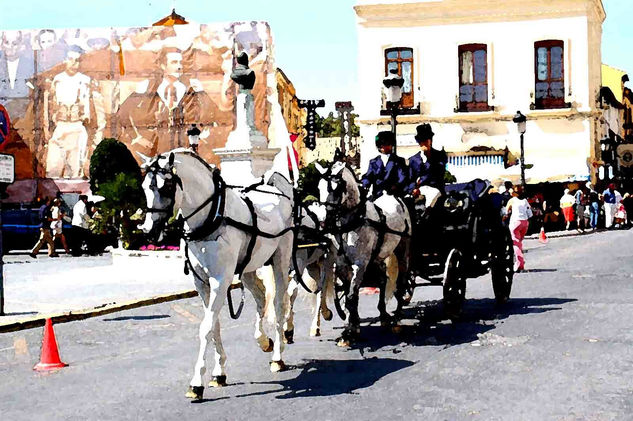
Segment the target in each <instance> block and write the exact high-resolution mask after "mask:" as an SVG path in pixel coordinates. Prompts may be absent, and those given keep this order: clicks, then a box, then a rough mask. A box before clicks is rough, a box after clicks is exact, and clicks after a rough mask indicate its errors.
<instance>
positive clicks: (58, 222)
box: [51, 198, 70, 253]
mask: <svg viewBox="0 0 633 421" xmlns="http://www.w3.org/2000/svg"><path fill="white" fill-rule="evenodd" d="M61 203H62V202H61V200H59V198H56V199H55V200H54V201H53V206H52V207H51V219H52V222H51V231H52V232H53V241H54V240H57V239H58V238H59V239H60V240H61V242H62V246H63V247H64V250H65V251H66V253H70V249H69V248H68V244H67V243H66V236H65V235H64V233H63V224H64V211H63V210H62V209H61Z"/></svg>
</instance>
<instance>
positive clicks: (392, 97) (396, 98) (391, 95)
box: [382, 69, 404, 153]
mask: <svg viewBox="0 0 633 421" xmlns="http://www.w3.org/2000/svg"><path fill="white" fill-rule="evenodd" d="M382 84H383V85H384V86H385V94H386V95H385V96H386V98H387V109H388V110H389V111H390V112H391V113H390V115H391V132H392V133H393V134H394V136H395V135H396V125H397V124H398V121H397V117H398V113H399V111H400V100H401V99H402V86H403V85H404V79H403V78H402V77H400V75H398V69H390V70H389V74H388V75H387V77H386V78H384V79H383V80H382ZM396 145H397V142H396ZM395 149H396V148H394V153H396V150H395Z"/></svg>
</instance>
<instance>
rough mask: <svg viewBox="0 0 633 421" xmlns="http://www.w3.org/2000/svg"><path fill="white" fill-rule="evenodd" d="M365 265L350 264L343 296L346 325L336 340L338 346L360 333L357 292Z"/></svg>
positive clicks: (348, 342)
mask: <svg viewBox="0 0 633 421" xmlns="http://www.w3.org/2000/svg"><path fill="white" fill-rule="evenodd" d="M365 268H366V265H362V266H361V265H358V264H354V265H352V276H351V280H350V286H349V291H348V293H347V297H345V307H346V309H347V314H348V316H347V326H345V329H344V330H343V334H342V335H341V338H340V339H339V341H338V346H349V345H350V344H351V343H352V342H353V341H355V340H356V339H358V336H359V335H360V317H359V315H358V293H359V290H360V284H361V282H362V280H363V276H364V274H365Z"/></svg>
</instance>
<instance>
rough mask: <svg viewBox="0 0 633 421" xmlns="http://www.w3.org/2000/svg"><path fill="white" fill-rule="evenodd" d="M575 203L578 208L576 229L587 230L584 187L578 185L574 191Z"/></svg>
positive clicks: (579, 230)
mask: <svg viewBox="0 0 633 421" xmlns="http://www.w3.org/2000/svg"><path fill="white" fill-rule="evenodd" d="M574 205H575V208H576V209H575V210H576V230H578V232H585V192H584V191H583V188H582V187H578V190H576V193H574Z"/></svg>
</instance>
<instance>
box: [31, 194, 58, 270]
mask: <svg viewBox="0 0 633 421" xmlns="http://www.w3.org/2000/svg"><path fill="white" fill-rule="evenodd" d="M50 210H51V199H50V197H47V198H46V199H44V202H43V203H42V206H40V208H39V210H38V211H37V216H38V218H39V221H40V225H39V229H40V238H39V240H38V241H37V244H35V247H33V250H31V253H29V256H31V257H32V258H34V259H36V258H37V253H39V251H40V249H41V248H42V246H43V245H44V243H46V245H47V246H48V255H49V257H58V256H59V255H58V254H57V253H55V243H54V242H53V237H51V230H50V229H49V226H50V223H51V221H52V218H51V214H50Z"/></svg>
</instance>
